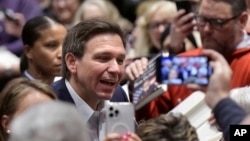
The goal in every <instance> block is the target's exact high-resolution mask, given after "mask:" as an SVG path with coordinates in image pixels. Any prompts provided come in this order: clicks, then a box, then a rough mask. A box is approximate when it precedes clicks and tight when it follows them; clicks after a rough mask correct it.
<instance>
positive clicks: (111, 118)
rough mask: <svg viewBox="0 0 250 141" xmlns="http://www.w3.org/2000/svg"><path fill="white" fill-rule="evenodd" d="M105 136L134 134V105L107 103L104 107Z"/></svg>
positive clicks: (128, 103)
mask: <svg viewBox="0 0 250 141" xmlns="http://www.w3.org/2000/svg"><path fill="white" fill-rule="evenodd" d="M105 109H106V110H105V116H106V127H107V129H106V134H109V133H119V134H122V135H123V134H126V133H127V132H135V120H134V113H135V110H134V105H133V104H132V103H130V102H108V103H106V105H105Z"/></svg>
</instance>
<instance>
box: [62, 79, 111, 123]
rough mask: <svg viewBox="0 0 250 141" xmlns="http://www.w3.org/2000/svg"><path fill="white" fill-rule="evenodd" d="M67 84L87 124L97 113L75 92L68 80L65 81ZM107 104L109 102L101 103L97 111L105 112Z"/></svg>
mask: <svg viewBox="0 0 250 141" xmlns="http://www.w3.org/2000/svg"><path fill="white" fill-rule="evenodd" d="M65 84H66V87H67V89H68V91H69V94H70V95H71V97H72V99H73V101H74V103H75V105H76V108H77V110H78V111H79V113H80V115H81V116H82V118H83V120H84V122H85V123H87V122H88V120H89V119H90V118H91V116H92V115H93V113H94V112H95V111H94V110H93V109H92V108H91V107H90V106H89V105H88V104H87V103H86V102H85V101H84V100H83V99H82V98H81V97H80V96H79V95H78V94H77V93H76V92H75V90H74V89H73V88H72V86H71V84H70V83H69V81H68V80H67V79H65ZM105 102H108V100H104V101H101V103H100V104H99V105H98V107H97V111H100V112H103V111H104V106H105Z"/></svg>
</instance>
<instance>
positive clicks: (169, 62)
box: [157, 56, 212, 85]
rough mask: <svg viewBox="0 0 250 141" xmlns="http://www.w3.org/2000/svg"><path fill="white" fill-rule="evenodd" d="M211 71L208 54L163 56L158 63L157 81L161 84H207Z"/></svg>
mask: <svg viewBox="0 0 250 141" xmlns="http://www.w3.org/2000/svg"><path fill="white" fill-rule="evenodd" d="M211 73H212V68H211V66H209V58H208V57H207V56H170V57H161V58H160V59H159V61H158V65H157V81H158V82H159V83H161V84H169V85H182V84H188V83H195V84H199V85H207V84H208V82H209V77H210V75H211Z"/></svg>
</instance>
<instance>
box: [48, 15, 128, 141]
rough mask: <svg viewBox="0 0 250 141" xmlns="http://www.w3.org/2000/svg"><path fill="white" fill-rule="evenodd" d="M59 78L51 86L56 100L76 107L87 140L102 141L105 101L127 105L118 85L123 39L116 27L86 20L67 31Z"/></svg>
mask: <svg viewBox="0 0 250 141" xmlns="http://www.w3.org/2000/svg"><path fill="white" fill-rule="evenodd" d="M62 58H63V65H62V66H63V68H62V74H63V79H61V80H59V81H57V82H55V83H53V84H52V87H53V88H54V90H55V91H56V93H57V95H58V97H59V99H60V100H63V101H68V102H71V103H74V104H75V105H76V108H77V110H78V111H79V112H80V115H81V116H82V118H83V120H84V122H85V123H86V124H87V125H89V134H90V137H91V140H93V141H95V140H104V138H105V133H104V132H105V128H104V127H105V118H103V116H101V115H102V111H103V109H104V105H105V102H107V101H110V100H111V101H114V102H128V98H127V96H126V94H125V92H124V91H123V90H122V88H121V87H120V86H119V83H120V81H121V78H122V76H123V73H124V60H125V38H124V35H123V32H122V30H121V29H120V27H119V26H118V25H117V24H115V23H112V22H109V21H105V20H97V19H96V20H87V21H84V22H81V23H79V24H77V25H76V26H74V27H73V28H72V29H70V30H69V32H68V34H67V36H66V37H65V41H64V44H63V55H62Z"/></svg>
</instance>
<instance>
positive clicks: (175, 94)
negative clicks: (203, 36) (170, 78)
mask: <svg viewBox="0 0 250 141" xmlns="http://www.w3.org/2000/svg"><path fill="white" fill-rule="evenodd" d="M201 52H202V48H198V49H195V50H191V51H188V52H184V53H182V54H180V55H181V56H195V55H201ZM226 59H227V61H228V63H229V64H230V66H231V69H232V70H233V76H232V81H231V86H230V87H231V89H232V88H236V87H243V86H246V85H249V84H250V48H242V49H237V50H236V51H234V52H233V53H232V54H231V55H229V56H227V57H226ZM192 92H193V91H192V90H189V89H187V87H186V86H185V85H180V86H168V91H166V92H165V93H164V94H163V95H161V96H159V97H158V98H156V99H155V100H153V101H151V102H150V103H149V104H148V105H146V106H145V107H143V108H142V109H141V110H139V111H137V112H136V118H137V120H141V119H149V118H152V117H156V116H158V115H159V114H164V113H167V112H169V111H170V110H171V109H172V108H174V107H175V106H176V105H178V104H179V103H180V102H181V101H183V100H184V99H185V98H186V97H188V96H189V95H190V94H191V93H192Z"/></svg>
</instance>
